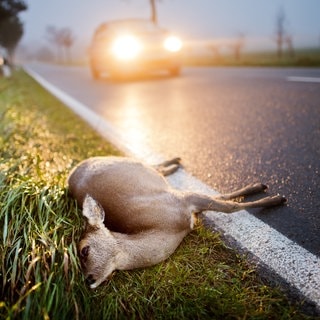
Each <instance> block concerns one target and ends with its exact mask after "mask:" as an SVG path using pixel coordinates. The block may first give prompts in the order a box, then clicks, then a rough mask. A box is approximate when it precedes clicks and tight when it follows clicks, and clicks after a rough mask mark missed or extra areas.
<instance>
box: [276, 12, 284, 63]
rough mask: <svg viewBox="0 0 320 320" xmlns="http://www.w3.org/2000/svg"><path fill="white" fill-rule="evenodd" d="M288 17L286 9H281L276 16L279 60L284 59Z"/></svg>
mask: <svg viewBox="0 0 320 320" xmlns="http://www.w3.org/2000/svg"><path fill="white" fill-rule="evenodd" d="M285 20H286V15H285V12H284V9H283V8H282V7H281V8H280V9H279V11H278V13H277V16H276V43H277V56H278V58H279V59H281V58H282V54H283V43H284V37H285V27H284V23H285Z"/></svg>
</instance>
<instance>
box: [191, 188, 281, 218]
mask: <svg viewBox="0 0 320 320" xmlns="http://www.w3.org/2000/svg"><path fill="white" fill-rule="evenodd" d="M186 199H187V201H188V202H189V205H190V206H191V207H192V209H193V210H194V212H197V213H199V212H202V211H217V212H225V213H232V212H236V211H240V210H242V209H249V208H269V207H274V206H279V205H282V204H284V203H285V202H287V200H286V198H285V197H283V196H280V195H277V196H269V197H265V198H263V199H260V200H256V201H251V202H240V203H239V202H235V201H230V200H221V199H217V198H215V197H209V196H206V195H199V194H195V193H190V194H189V195H188V196H187V197H186Z"/></svg>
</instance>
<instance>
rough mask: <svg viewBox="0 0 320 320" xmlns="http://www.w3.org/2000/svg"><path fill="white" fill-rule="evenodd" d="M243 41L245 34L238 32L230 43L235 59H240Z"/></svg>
mask: <svg viewBox="0 0 320 320" xmlns="http://www.w3.org/2000/svg"><path fill="white" fill-rule="evenodd" d="M244 43H245V36H244V34H243V33H242V32H240V33H239V34H238V36H237V37H236V38H235V40H234V42H233V44H232V45H231V47H232V49H233V54H234V58H235V60H236V61H239V60H240V57H241V53H242V49H243V47H244Z"/></svg>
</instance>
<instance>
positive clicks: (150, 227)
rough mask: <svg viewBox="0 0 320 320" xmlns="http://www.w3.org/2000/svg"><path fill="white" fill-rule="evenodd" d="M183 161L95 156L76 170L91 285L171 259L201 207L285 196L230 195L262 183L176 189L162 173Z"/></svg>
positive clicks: (236, 206) (72, 180)
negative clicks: (203, 190) (216, 190)
mask: <svg viewBox="0 0 320 320" xmlns="http://www.w3.org/2000/svg"><path fill="white" fill-rule="evenodd" d="M179 163H180V159H179V158H175V159H172V160H170V161H166V162H164V163H162V164H160V165H158V166H154V167H151V166H148V165H146V164H143V163H141V162H139V161H136V160H133V159H129V158H124V157H93V158H89V159H87V160H85V161H83V162H81V163H80V164H79V165H78V166H76V167H75V168H74V169H73V170H72V172H71V173H70V175H69V178H68V185H69V191H70V193H71V195H72V196H73V197H74V198H75V199H76V200H77V202H78V203H79V205H80V206H82V208H83V216H84V217H86V219H87V223H86V227H85V231H84V234H83V236H82V239H81V241H80V243H79V256H80V261H81V265H82V268H83V272H84V275H85V277H86V278H87V279H89V280H90V282H91V285H90V287H91V288H96V287H97V286H99V285H100V284H101V283H102V282H104V281H105V280H107V279H108V278H109V277H110V276H111V274H112V272H113V271H115V270H130V269H134V268H142V267H148V266H152V265H155V264H157V263H159V262H161V261H163V260H165V259H167V258H168V257H169V256H170V255H171V254H172V253H173V252H174V251H175V250H176V248H177V247H178V246H179V244H180V243H181V241H182V239H183V238H184V237H185V236H186V235H187V234H188V233H189V232H190V231H191V230H192V228H193V225H194V219H195V216H196V215H197V214H198V213H200V212H203V211H206V210H213V211H219V212H225V213H231V212H235V211H239V210H241V209H246V208H258V207H261V208H265V207H272V206H277V205H280V204H283V203H284V202H285V201H286V199H285V198H284V197H282V196H279V195H277V196H273V197H264V198H262V199H260V200H257V201H252V202H241V203H239V202H236V201H232V199H235V198H238V197H240V196H241V197H242V196H247V195H251V194H255V193H259V192H262V191H265V190H266V188H267V187H266V186H265V185H263V184H261V183H256V184H253V185H250V186H247V187H245V188H243V189H240V190H237V191H235V192H232V193H230V194H224V195H218V196H213V197H212V196H207V195H204V194H198V193H194V192H182V191H178V190H175V189H173V188H172V187H171V186H170V185H169V184H168V183H167V182H166V180H165V178H164V176H165V175H168V174H171V173H173V172H174V171H176V170H177V169H178V168H179Z"/></svg>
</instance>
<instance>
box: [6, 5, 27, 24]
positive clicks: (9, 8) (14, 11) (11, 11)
mask: <svg viewBox="0 0 320 320" xmlns="http://www.w3.org/2000/svg"><path fill="white" fill-rule="evenodd" d="M24 10H27V5H26V4H25V2H24V1H22V0H0V21H1V22H2V21H4V20H5V19H7V18H10V17H12V16H17V15H18V13H19V12H20V11H24Z"/></svg>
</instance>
